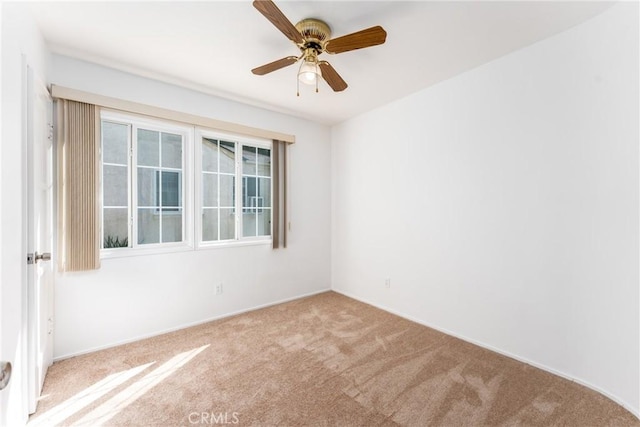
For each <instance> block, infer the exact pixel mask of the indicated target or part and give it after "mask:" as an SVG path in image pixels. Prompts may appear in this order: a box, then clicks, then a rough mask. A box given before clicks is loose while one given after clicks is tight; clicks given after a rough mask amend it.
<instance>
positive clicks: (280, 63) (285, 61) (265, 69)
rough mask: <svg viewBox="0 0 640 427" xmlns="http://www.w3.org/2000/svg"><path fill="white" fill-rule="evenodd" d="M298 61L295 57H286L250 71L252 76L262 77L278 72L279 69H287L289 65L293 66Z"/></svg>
mask: <svg viewBox="0 0 640 427" xmlns="http://www.w3.org/2000/svg"><path fill="white" fill-rule="evenodd" d="M297 61H298V57H297V56H287V57H286V58H282V59H278V60H277V61H273V62H270V63H268V64H265V65H263V66H261V67H257V68H254V69H253V70H251V72H252V73H253V74H257V75H258V76H264V75H265V74H268V73H270V72H272V71H276V70H279V69H280V68H284V67H288V66H289V65H291V64H295V63H296V62H297Z"/></svg>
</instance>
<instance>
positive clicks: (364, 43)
mask: <svg viewBox="0 0 640 427" xmlns="http://www.w3.org/2000/svg"><path fill="white" fill-rule="evenodd" d="M386 39H387V32H386V31H385V30H384V28H382V27H381V26H379V25H378V26H375V27H371V28H367V29H366V30H362V31H358V32H356V33H351V34H347V35H346V36H342V37H338V38H335V39H331V40H329V41H328V42H327V45H326V47H325V51H326V52H327V53H342V52H348V51H350V50H356V49H362V48H364V47H371V46H377V45H379V44H382V43H384V42H385V40H386Z"/></svg>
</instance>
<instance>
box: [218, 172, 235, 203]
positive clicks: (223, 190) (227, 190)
mask: <svg viewBox="0 0 640 427" xmlns="http://www.w3.org/2000/svg"><path fill="white" fill-rule="evenodd" d="M235 182H236V177H235V176H232V175H220V206H224V207H233V206H234V205H235V203H234V202H233V198H234V195H235V188H234V187H235Z"/></svg>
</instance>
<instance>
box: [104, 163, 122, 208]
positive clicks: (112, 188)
mask: <svg viewBox="0 0 640 427" xmlns="http://www.w3.org/2000/svg"><path fill="white" fill-rule="evenodd" d="M128 186H129V183H128V182H127V167H126V166H111V165H104V166H102V189H103V190H102V192H103V194H102V198H103V200H102V203H103V206H127V205H128V199H129V197H128Z"/></svg>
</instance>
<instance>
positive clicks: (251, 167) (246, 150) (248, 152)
mask: <svg viewBox="0 0 640 427" xmlns="http://www.w3.org/2000/svg"><path fill="white" fill-rule="evenodd" d="M256 161H257V159H256V147H247V146H243V147H242V173H243V174H245V175H255V174H256Z"/></svg>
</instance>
